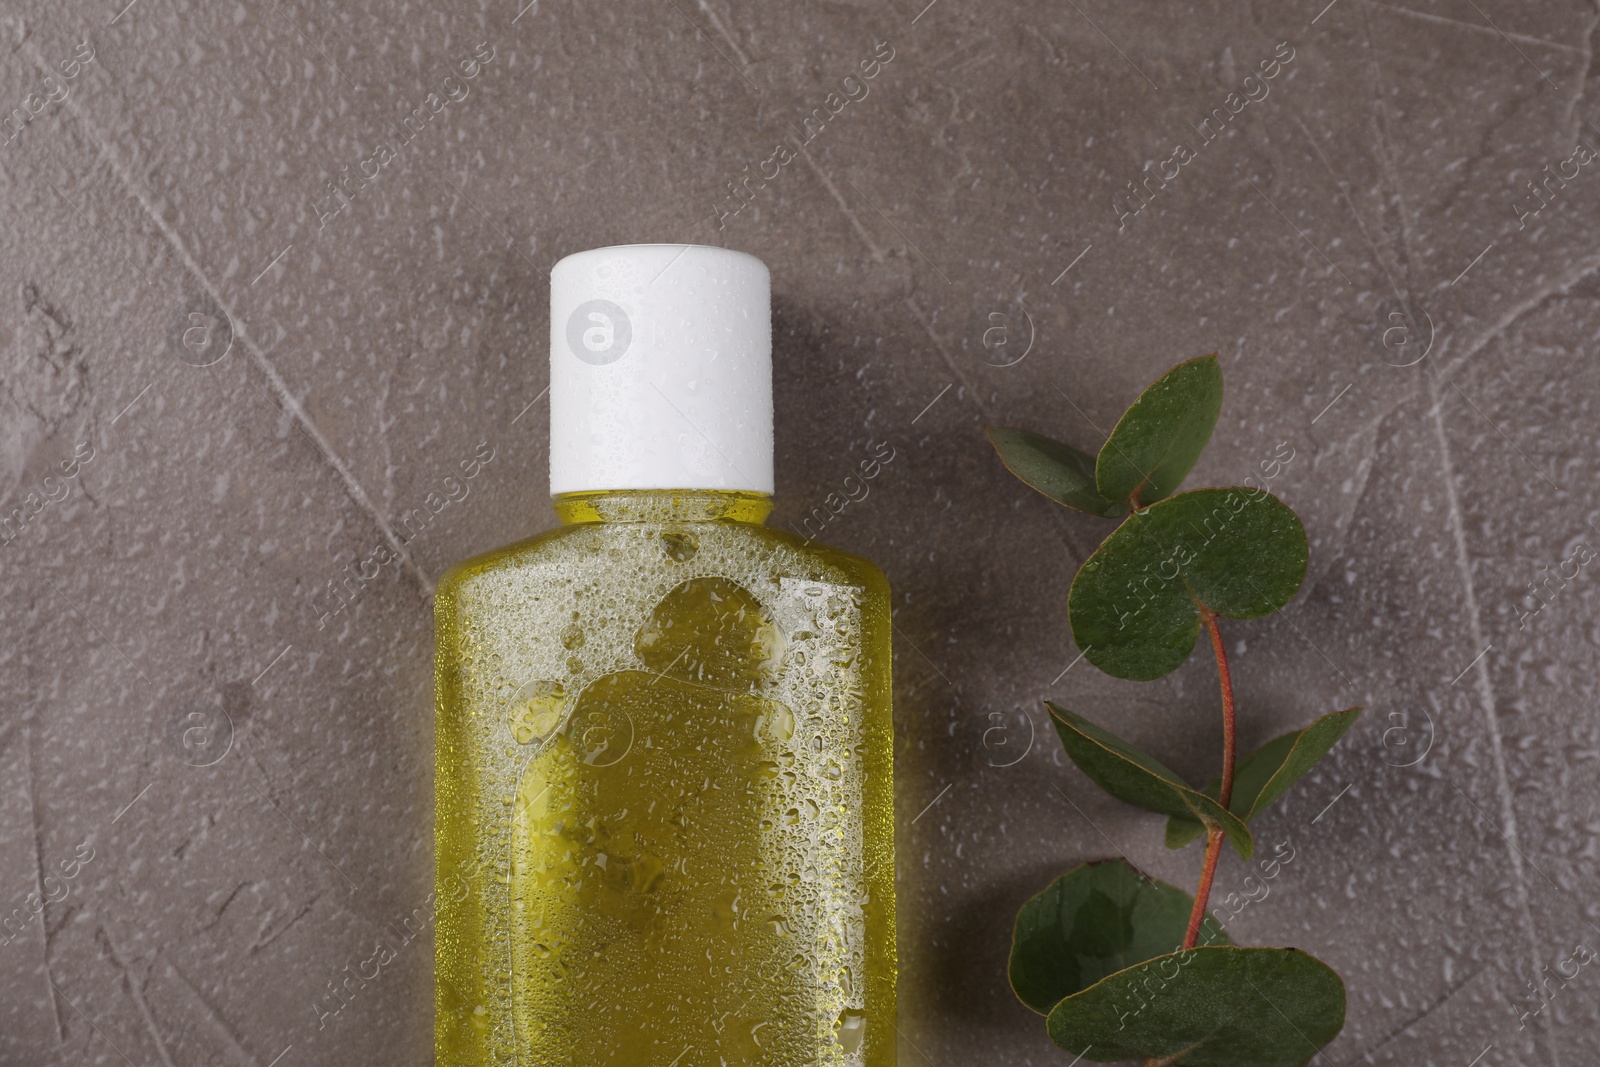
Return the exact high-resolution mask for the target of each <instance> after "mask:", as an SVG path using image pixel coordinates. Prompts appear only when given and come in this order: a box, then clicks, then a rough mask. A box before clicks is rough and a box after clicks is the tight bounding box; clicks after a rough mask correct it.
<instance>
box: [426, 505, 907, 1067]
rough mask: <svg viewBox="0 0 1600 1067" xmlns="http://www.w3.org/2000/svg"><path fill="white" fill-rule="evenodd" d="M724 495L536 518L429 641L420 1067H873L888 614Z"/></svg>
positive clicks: (888, 1044) (820, 558) (857, 585)
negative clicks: (433, 996) (541, 524)
mask: <svg viewBox="0 0 1600 1067" xmlns="http://www.w3.org/2000/svg"><path fill="white" fill-rule="evenodd" d="M769 509H770V503H769V501H768V500H767V498H765V497H762V496H757V495H753V494H738V493H717V492H704V491H696V492H687V491H681V492H640V491H633V492H614V493H604V494H599V493H590V494H572V495H570V496H567V497H562V498H559V499H558V500H557V513H558V515H560V517H561V518H562V521H563V522H564V523H566V525H564V526H563V527H561V528H560V529H557V530H554V531H552V532H550V533H547V534H544V535H542V536H540V537H536V538H533V539H531V540H528V541H524V542H521V543H519V544H515V545H511V546H509V547H507V548H504V549H501V550H499V551H496V552H491V553H489V554H487V555H484V556H480V557H478V558H476V559H473V560H469V561H467V562H466V563H463V564H461V565H459V566H458V567H456V568H454V569H453V570H452V571H450V572H449V573H448V574H447V575H445V577H444V578H443V579H442V580H441V581H440V583H439V587H438V590H437V594H436V599H435V605H436V607H435V612H436V619H437V626H438V632H437V647H438V659H437V697H438V740H437V764H436V766H437V770H436V774H437V815H436V819H437V824H436V825H437V842H436V845H437V863H438V891H437V908H438V918H437V924H438V925H437V929H436V943H437V958H436V967H435V975H436V980H437V1019H436V1026H435V1043H436V1050H437V1062H438V1063H439V1064H440V1065H441V1067H486V1065H489V1064H495V1065H499V1064H507V1065H510V1064H518V1065H521V1067H535V1065H537V1067H544V1065H551V1067H554V1065H562V1067H567V1065H572V1067H591V1065H592V1067H600V1065H615V1067H723V1065H734V1064H751V1065H755V1064H760V1065H763V1067H787V1065H791V1064H793V1065H796V1067H800V1065H805V1067H818V1065H841V1067H843V1065H859V1067H892V1064H893V1063H894V1062H895V945H894V839H893V833H894V818H893V816H894V812H893V788H892V774H893V751H892V746H893V736H892V728H891V722H890V708H889V701H890V684H889V657H890V637H889V631H890V624H889V589H888V584H887V583H886V582H885V581H884V578H883V575H882V574H881V573H880V572H879V571H878V570H877V568H876V567H874V566H872V564H870V563H867V562H866V561H864V560H861V559H858V558H856V557H854V556H849V555H846V554H844V553H842V552H837V551H834V550H832V549H828V548H823V547H821V546H818V545H815V544H807V543H803V542H801V541H800V540H799V539H798V538H795V537H792V536H790V535H789V534H786V533H782V532H779V531H776V530H771V529H768V528H767V527H765V526H762V525H760V523H761V521H762V520H763V519H764V518H765V517H766V514H767V512H768V510H769Z"/></svg>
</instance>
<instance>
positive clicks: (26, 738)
mask: <svg viewBox="0 0 1600 1067" xmlns="http://www.w3.org/2000/svg"><path fill="white" fill-rule="evenodd" d="M22 758H23V759H25V760H27V761H28V773H27V779H26V780H27V783H28V790H27V792H28V822H29V824H30V825H32V827H33V891H34V892H35V893H37V894H39V898H40V899H41V900H43V899H44V827H43V826H42V825H40V823H39V803H38V799H37V797H38V792H39V783H38V781H37V780H36V779H35V777H34V773H33V730H32V729H30V728H28V727H24V728H23V730H22ZM39 930H40V941H41V943H42V944H43V946H44V979H45V981H47V982H49V983H50V986H51V988H52V989H53V988H55V984H56V983H55V977H54V976H53V975H52V974H51V973H50V924H49V922H48V921H47V919H46V917H45V909H43V908H41V909H40V911H39ZM50 1014H51V1016H52V1017H53V1018H54V1019H55V1021H56V1041H57V1043H58V1044H63V1045H64V1044H66V1042H67V1029H66V1027H65V1026H64V1025H62V1022H61V1008H60V1007H59V1006H58V1005H57V1004H56V998H55V996H54V995H52V996H51V997H50Z"/></svg>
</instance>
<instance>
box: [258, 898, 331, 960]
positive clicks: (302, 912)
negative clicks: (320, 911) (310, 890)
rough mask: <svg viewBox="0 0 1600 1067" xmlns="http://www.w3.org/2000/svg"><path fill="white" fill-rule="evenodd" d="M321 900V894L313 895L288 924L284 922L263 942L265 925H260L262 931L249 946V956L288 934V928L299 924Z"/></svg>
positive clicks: (269, 918)
mask: <svg viewBox="0 0 1600 1067" xmlns="http://www.w3.org/2000/svg"><path fill="white" fill-rule="evenodd" d="M321 898H322V894H321V893H317V894H315V895H313V896H312V898H311V899H310V900H308V901H306V906H305V907H303V908H301V909H300V910H299V911H297V912H295V913H294V915H293V916H292V917H291V918H290V919H289V921H288V922H286V923H284V924H283V925H282V926H280V927H278V929H276V930H274V931H273V932H272V936H271V937H268V938H266V939H264V940H263V938H262V934H264V933H266V924H262V929H261V930H260V931H259V932H258V933H257V934H256V940H255V943H254V944H252V945H251V946H250V954H251V955H255V954H256V953H257V952H259V951H261V950H262V949H264V948H266V947H267V946H268V945H270V944H272V943H273V942H274V941H276V940H278V938H280V937H282V936H283V935H284V934H286V933H288V932H289V928H290V927H291V926H293V925H294V924H295V923H297V922H299V921H300V920H301V919H303V918H305V916H306V915H307V913H309V912H310V911H311V909H312V908H313V907H315V906H316V903H317V901H318V900H320V899H321ZM268 921H269V922H270V921H271V916H270V915H269V916H268Z"/></svg>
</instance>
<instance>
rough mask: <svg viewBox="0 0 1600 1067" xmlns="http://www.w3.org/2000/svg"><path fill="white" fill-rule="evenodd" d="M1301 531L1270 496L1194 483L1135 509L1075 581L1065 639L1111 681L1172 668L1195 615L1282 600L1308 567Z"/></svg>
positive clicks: (1190, 638) (1249, 610)
mask: <svg viewBox="0 0 1600 1067" xmlns="http://www.w3.org/2000/svg"><path fill="white" fill-rule="evenodd" d="M1306 554H1307V549H1306V532H1305V529H1304V527H1302V526H1301V525H1300V520H1299V518H1298V517H1296V515H1295V513H1294V512H1293V511H1291V510H1289V508H1288V506H1287V505H1285V504H1284V503H1283V502H1282V501H1280V500H1279V499H1278V498H1277V497H1275V496H1273V495H1272V494H1271V493H1268V492H1265V491H1263V490H1258V489H1249V488H1245V487H1241V486H1235V487H1232V488H1223V489H1196V490H1193V491H1191V492H1187V493H1180V494H1178V495H1177V496H1175V497H1172V498H1171V499H1168V500H1163V501H1161V502H1160V503H1158V504H1152V505H1151V506H1150V507H1148V508H1145V509H1144V510H1142V511H1135V512H1133V513H1132V514H1131V515H1129V516H1128V517H1127V519H1126V520H1124V521H1123V523H1122V525H1120V526H1118V527H1117V528H1116V530H1114V531H1112V533H1111V536H1110V537H1107V538H1106V539H1105V541H1104V542H1103V543H1102V544H1101V545H1100V547H1099V548H1098V549H1096V550H1095V553H1094V555H1092V556H1090V557H1089V558H1088V560H1086V561H1085V562H1084V564H1083V566H1082V568H1080V569H1079V571H1078V576H1077V577H1076V578H1074V579H1073V582H1072V592H1071V594H1070V595H1069V596H1068V599H1067V614H1068V617H1069V619H1070V621H1071V623H1072V636H1073V638H1074V639H1075V640H1076V641H1077V643H1078V647H1079V648H1081V649H1083V650H1084V656H1085V657H1086V658H1087V659H1088V660H1089V662H1090V663H1093V664H1094V665H1095V666H1096V667H1099V668H1100V669H1101V670H1103V671H1105V672H1106V673H1107V674H1111V675H1115V676H1116V677H1118V678H1132V679H1136V680H1148V679H1151V678H1160V677H1161V676H1162V675H1164V674H1167V673H1169V672H1170V671H1172V670H1173V669H1175V668H1176V667H1178V665H1179V664H1181V663H1183V661H1184V660H1185V659H1188V658H1189V653H1190V652H1191V651H1193V650H1194V644H1195V640H1196V639H1197V638H1198V637H1199V636H1200V629H1201V625H1202V620H1203V615H1202V612H1205V611H1209V612H1211V613H1212V614H1213V615H1218V616H1221V617H1223V618H1228V619H1256V618H1260V617H1261V616H1263V615H1270V614H1271V613H1272V612H1274V611H1277V610H1278V609H1279V608H1281V607H1283V606H1284V605H1285V604H1287V603H1288V602H1289V601H1290V600H1291V599H1292V598H1293V597H1294V594H1295V593H1296V592H1297V591H1298V590H1299V588H1300V583H1301V581H1302V580H1303V579H1304V578H1305V573H1306Z"/></svg>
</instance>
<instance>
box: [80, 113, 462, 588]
mask: <svg viewBox="0 0 1600 1067" xmlns="http://www.w3.org/2000/svg"><path fill="white" fill-rule="evenodd" d="M64 106H65V107H66V108H67V110H68V112H69V113H70V114H71V115H72V116H73V117H74V118H75V119H76V120H77V121H78V123H79V124H80V125H81V126H82V128H83V129H84V131H85V132H86V133H87V135H88V138H89V141H90V143H91V144H92V146H93V147H94V150H95V153H96V154H97V155H98V156H99V157H100V159H101V160H103V161H104V162H105V164H106V167H107V168H108V169H109V170H110V171H111V173H112V174H113V175H114V176H115V177H116V179H117V181H118V183H119V184H120V185H121V186H122V188H123V189H124V190H125V191H126V192H127V194H128V195H129V196H131V197H132V198H133V199H134V201H135V202H136V203H138V205H139V207H140V208H141V209H142V210H143V211H144V213H145V215H147V216H148V217H149V218H150V221H151V222H152V223H153V224H154V225H155V228H156V230H157V232H158V233H160V235H161V238H162V240H163V241H164V242H165V243H166V244H167V246H168V247H170V248H171V249H172V250H173V252H174V253H176V254H177V256H178V259H179V260H180V261H181V262H182V263H183V266H184V268H185V270H186V271H187V272H188V274H189V275H190V276H191V277H193V278H194V280H195V281H196V283H198V284H199V286H200V288H201V289H202V290H203V291H204V292H205V294H206V296H207V297H209V298H210V299H211V301H212V302H213V303H214V304H215V305H216V306H217V307H218V308H219V309H220V310H221V311H222V313H223V314H224V315H225V316H226V317H227V319H228V324H229V326H230V327H231V328H232V329H233V336H234V339H235V340H237V341H238V342H239V343H240V344H241V345H242V346H243V348H244V351H245V352H246V353H248V355H249V357H250V362H251V363H252V364H253V365H254V366H255V368H256V370H257V371H258V372H259V373H260V374H261V376H262V377H264V378H265V379H266V380H267V384H268V385H269V386H270V387H271V390H272V392H273V393H274V394H275V395H276V397H277V400H278V406H279V407H280V408H281V409H282V410H283V413H284V415H285V416H286V417H287V418H288V419H289V420H290V422H291V423H293V424H294V426H295V428H296V429H297V430H299V431H300V432H301V433H302V434H304V435H305V436H306V437H307V438H308V439H309V440H310V441H311V443H312V444H313V445H315V446H316V450H317V451H319V452H321V453H322V456H323V459H324V460H326V461H327V463H328V465H329V466H330V467H332V468H333V471H334V473H335V474H336V475H337V476H338V478H339V480H340V481H341V482H342V483H343V484H344V489H345V493H346V494H347V495H348V496H349V497H350V499H351V501H353V502H354V503H355V505H356V506H357V507H358V508H359V509H361V511H363V512H364V513H365V514H366V516H367V518H368V519H370V520H371V521H372V523H373V525H375V526H376V527H377V528H378V530H379V531H380V532H381V533H382V534H383V537H384V540H386V541H387V542H388V543H389V547H390V548H391V549H392V550H393V551H394V553H395V556H396V557H397V558H398V559H399V560H400V561H401V569H402V570H405V571H407V572H409V573H410V574H411V576H412V578H414V579H415V580H416V582H417V583H418V585H419V586H421V588H422V591H423V592H424V593H426V594H427V595H430V596H431V595H432V593H433V581H432V579H430V578H429V577H428V575H427V574H426V573H424V572H423V570H422V568H421V567H420V566H419V565H418V564H417V562H416V560H414V559H413V558H412V556H411V553H410V552H409V551H408V550H407V549H406V545H405V542H404V541H402V540H401V539H400V537H399V535H398V534H397V533H396V532H395V529H394V527H393V526H391V525H390V524H389V520H388V519H386V518H385V517H384V515H383V513H382V512H381V511H379V510H378V508H377V507H376V506H375V505H374V504H373V502H372V499H371V498H370V497H369V496H368V495H367V491H366V490H365V489H364V488H363V487H362V486H361V483H360V482H358V481H357V480H356V477H355V475H354V474H353V473H352V472H351V470H350V465H349V464H348V463H347V462H346V461H345V460H344V459H343V458H342V457H341V456H339V455H338V454H337V453H336V452H335V451H334V449H333V445H332V444H331V443H330V442H329V441H328V439H327V438H326V437H325V436H324V435H323V433H322V431H321V430H320V429H318V428H317V425H316V423H315V422H313V421H312V419H311V416H310V415H309V414H307V412H306V410H305V407H304V405H302V404H301V403H300V401H299V400H298V399H297V398H296V397H295V395H294V394H293V393H292V392H290V390H289V386H288V384H287V383H286V382H285V381H284V378H283V375H282V374H281V373H279V371H278V368H277V367H276V366H275V365H274V364H273V363H272V361H271V360H270V359H268V358H267V353H266V351H265V350H264V349H263V348H262V347H261V345H260V344H259V343H258V342H257V341H256V340H255V339H254V338H253V337H251V336H250V333H249V331H248V330H247V329H246V328H245V325H244V322H243V320H242V319H241V318H240V317H239V316H237V315H235V314H234V309H233V304H232V301H230V300H229V299H228V298H227V297H225V296H224V295H223V293H222V291H221V289H219V288H218V287H217V285H216V284H215V283H214V282H212V280H211V278H210V277H209V276H208V275H207V274H206V272H205V271H204V270H203V269H202V268H201V266H200V263H199V262H198V261H197V260H196V259H195V258H194V256H193V255H192V254H191V253H190V252H189V249H188V246H187V245H185V244H184V241H183V238H182V237H181V236H180V235H179V234H178V232H177V231H176V230H175V229H174V228H173V227H172V225H171V224H170V223H169V222H168V221H167V220H166V219H165V218H164V217H163V216H162V214H161V212H160V211H158V210H156V208H155V206H154V205H153V204H152V203H151V202H150V197H149V195H148V194H147V193H146V191H145V190H144V188H143V187H142V186H141V185H140V184H139V183H138V182H137V181H136V180H135V179H134V177H133V175H132V174H131V173H130V171H129V169H128V168H127V167H126V166H125V165H124V164H123V162H122V161H121V159H120V158H119V156H118V154H117V152H116V149H115V148H114V147H113V142H112V141H111V139H110V138H108V137H107V136H106V135H105V131H104V130H102V129H101V128H100V126H99V124H98V123H96V122H95V121H94V120H93V119H92V118H90V117H89V116H88V114H87V113H86V112H85V111H84V110H83V109H82V108H80V107H78V106H76V105H75V104H73V103H71V102H68V103H66V104H65V105H64Z"/></svg>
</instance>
